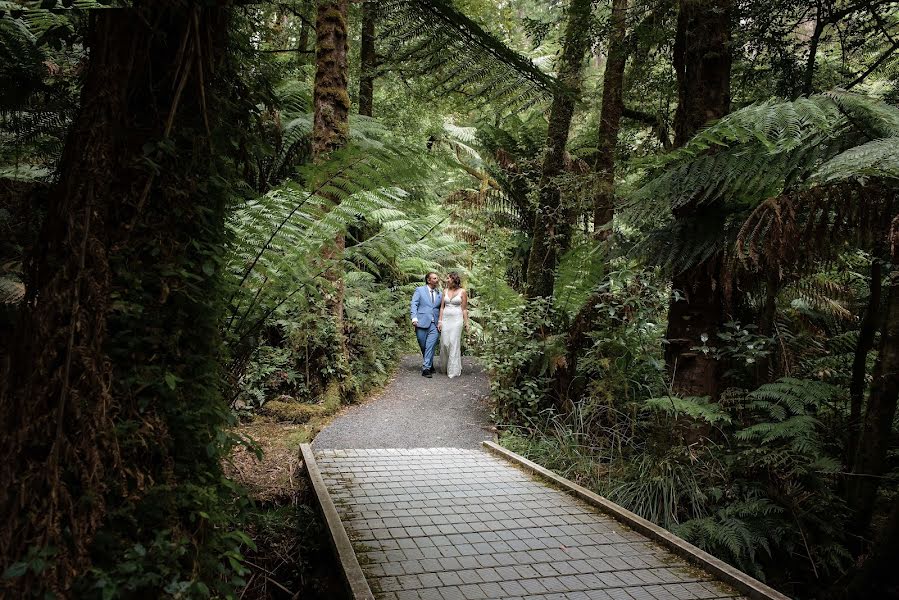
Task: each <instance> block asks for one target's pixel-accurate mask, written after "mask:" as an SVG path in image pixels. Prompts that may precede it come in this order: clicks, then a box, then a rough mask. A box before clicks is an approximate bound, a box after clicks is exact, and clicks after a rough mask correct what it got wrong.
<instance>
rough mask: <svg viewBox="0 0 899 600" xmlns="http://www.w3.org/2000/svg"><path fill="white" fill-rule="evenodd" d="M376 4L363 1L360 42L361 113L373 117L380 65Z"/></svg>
mask: <svg viewBox="0 0 899 600" xmlns="http://www.w3.org/2000/svg"><path fill="white" fill-rule="evenodd" d="M376 11H377V8H376V5H375V3H374V2H363V3H362V39H361V40H360V44H359V60H360V63H361V64H360V69H359V114H360V115H365V116H366V117H371V116H373V115H374V101H375V69H376V68H377V66H378V60H377V54H376V51H375V22H376V20H377V19H376Z"/></svg>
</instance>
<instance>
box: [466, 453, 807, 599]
mask: <svg viewBox="0 0 899 600" xmlns="http://www.w3.org/2000/svg"><path fill="white" fill-rule="evenodd" d="M482 444H483V445H484V447H485V448H486V449H487V450H488V451H489V452H492V453H493V454H496V455H498V456H500V457H502V458H505V459H506V460H508V461H509V462H513V463H515V464H517V465H519V466H521V467H523V468H524V469H526V470H528V471H530V472H532V473H534V474H536V475H539V476H541V477H543V478H545V479H548V480H550V481H551V482H553V483H554V484H556V485H558V486H559V487H561V488H563V489H564V490H565V491H567V492H569V493H571V494H573V495H575V496H577V497H578V498H580V499H581V500H584V501H585V502H587V503H588V504H592V505H593V506H595V507H597V508H598V509H600V510H601V511H602V512H604V513H606V514H608V515H610V516H611V517H613V518H614V519H615V520H617V521H620V522H621V523H624V524H625V525H627V526H628V527H630V528H631V529H634V530H635V531H637V532H639V533H642V534H643V535H645V536H646V537H648V538H650V539H652V540H654V541H656V542H659V543H661V544H662V545H663V546H665V547H667V548H668V549H670V550H672V551H673V552H674V553H675V554H677V555H678V556H680V557H682V558H684V559H686V560H688V561H690V562H691V563H693V564H694V565H697V566H699V567H702V568H704V569H706V570H707V571H709V572H710V573H711V574H712V575H715V576H717V577H718V578H720V579H721V580H722V581H723V582H725V583H728V584H730V585H732V586H733V587H734V588H736V589H737V591H739V592H741V593H743V594H746V595H747V596H749V597H750V598H753V599H754V600H790V598H789V597H788V596H785V595H783V594H781V593H780V592H778V591H777V590H775V589H774V588H772V587H769V586H767V585H765V584H764V583H762V582H761V581H758V580H757V579H754V578H753V577H750V576H749V575H747V574H746V573H743V572H742V571H740V570H738V569H735V568H734V567H732V566H730V565H729V564H727V563H726V562H724V561H722V560H720V559H718V558H715V557H714V556H712V555H711V554H709V553H708V552H706V551H705V550H702V549H700V548H697V547H696V546H694V545H693V544H691V543H689V542H687V541H685V540H682V539H681V538H679V537H677V536H676V535H674V534H673V533H671V532H670V531H668V530H666V529H663V528H662V527H659V526H658V525H656V524H655V523H653V522H651V521H647V520H646V519H644V518H643V517H641V516H639V515H637V514H635V513H632V512H631V511H629V510H627V509H626V508H623V507H621V506H618V505H617V504H615V503H614V502H612V501H611V500H608V499H606V498H603V497H602V496H600V495H599V494H596V493H594V492H591V491H590V490H588V489H587V488H585V487H583V486H580V485H578V484H576V483H574V482H573V481H570V480H568V479H565V478H564V477H562V476H561V475H557V474H556V473H553V472H552V471H550V470H549V469H546V468H544V467H541V466H540V465H538V464H537V463H535V462H533V461H531V460H528V459H526V458H525V457H523V456H521V455H519V454H516V453H514V452H512V451H511V450H507V449H505V448H503V447H502V446H500V445H499V444H497V443H496V442H490V441H486V440H485V441H484V442H482Z"/></svg>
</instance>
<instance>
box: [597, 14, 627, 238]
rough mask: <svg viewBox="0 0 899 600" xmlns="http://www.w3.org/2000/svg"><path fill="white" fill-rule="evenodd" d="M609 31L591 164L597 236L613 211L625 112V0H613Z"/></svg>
mask: <svg viewBox="0 0 899 600" xmlns="http://www.w3.org/2000/svg"><path fill="white" fill-rule="evenodd" d="M611 25H612V32H611V35H610V36H609V57H608V60H606V69H605V72H604V73H603V76H602V108H601V110H600V114H599V143H598V148H597V153H596V160H595V162H594V164H593V168H594V170H595V171H596V173H597V177H598V181H597V185H598V187H599V189H598V190H597V193H596V198H595V199H594V207H593V231H594V232H595V235H596V236H597V237H602V238H606V237H608V235H609V233H610V229H608V228H607V229H604V230H602V231H600V230H601V228H602V227H603V226H604V225H606V224H608V223H610V222H611V220H612V217H613V216H614V214H615V148H616V146H617V145H618V131H619V129H621V115H622V113H623V112H624V96H623V89H622V88H623V82H624V66H625V64H626V63H627V48H626V47H625V33H626V27H627V0H612V20H611Z"/></svg>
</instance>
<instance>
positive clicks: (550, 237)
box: [526, 0, 593, 298]
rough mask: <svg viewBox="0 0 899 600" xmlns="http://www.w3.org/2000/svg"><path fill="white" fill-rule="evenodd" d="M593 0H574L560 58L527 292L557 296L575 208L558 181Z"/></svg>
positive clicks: (572, 0)
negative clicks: (568, 203) (561, 261)
mask: <svg viewBox="0 0 899 600" xmlns="http://www.w3.org/2000/svg"><path fill="white" fill-rule="evenodd" d="M592 9H593V0H571V4H569V6H568V21H567V23H566V25H565V38H564V43H563V47H562V56H561V58H560V59H559V69H558V72H559V84H560V86H559V89H558V90H557V91H556V93H555V95H554V96H553V102H552V107H551V108H550V115H549V128H548V130H547V135H546V153H545V155H544V158H543V171H542V174H541V177H540V199H539V204H538V207H537V213H536V218H535V219H534V228H533V234H532V236H531V254H530V257H529V258H528V271H527V286H526V293H527V295H528V296H529V297H532V298H533V297H537V296H552V294H553V280H554V275H555V270H556V266H557V265H558V262H559V256H560V255H561V253H562V252H563V251H564V244H565V243H566V239H567V234H566V229H570V227H571V223H570V221H571V215H570V214H569V212H570V211H568V210H566V209H565V207H564V206H563V205H562V195H561V191H560V190H559V187H558V185H557V183H556V181H555V179H556V177H558V176H559V175H560V174H561V173H562V170H563V168H564V166H565V145H566V144H567V143H568V130H569V128H570V127H571V118H572V116H573V115H574V104H575V102H576V101H577V99H578V96H579V95H580V91H581V84H582V78H583V63H584V55H585V54H586V52H587V48H588V47H589V44H590V22H591V18H590V17H591V13H592Z"/></svg>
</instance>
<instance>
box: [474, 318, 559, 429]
mask: <svg viewBox="0 0 899 600" xmlns="http://www.w3.org/2000/svg"><path fill="white" fill-rule="evenodd" d="M548 313H549V306H548V305H547V304H546V303H545V302H544V301H540V300H535V301H531V302H528V303H527V304H523V305H519V306H517V307H514V308H511V307H510V308H507V309H506V310H501V311H495V310H490V309H489V308H484V309H483V310H482V312H481V317H482V319H483V321H484V323H485V329H484V333H483V335H482V336H481V337H480V339H479V340H478V342H477V344H476V351H477V353H478V355H479V356H480V357H481V362H482V364H483V365H484V368H486V369H487V370H488V372H489V373H490V389H491V396H492V398H493V400H494V402H495V403H496V412H497V415H498V416H499V417H500V418H501V419H506V420H514V419H516V418H517V419H524V420H525V421H527V420H529V419H535V418H537V417H538V416H539V415H540V413H541V412H543V411H544V410H546V409H547V408H548V407H547V405H546V396H547V390H548V386H549V382H550V379H549V375H550V373H549V371H548V368H547V366H546V365H544V366H543V367H542V368H541V367H540V366H539V365H540V364H541V363H542V360H541V359H542V358H543V357H545V356H546V341H545V340H543V339H541V338H540V335H539V332H540V330H541V329H543V328H545V327H546V326H547V324H548V323H549V322H550V321H549V320H550V319H551V316H550V315H549V314H548Z"/></svg>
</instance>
